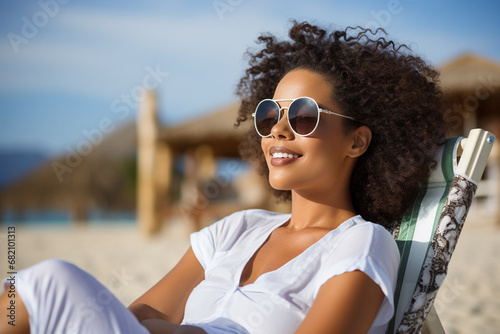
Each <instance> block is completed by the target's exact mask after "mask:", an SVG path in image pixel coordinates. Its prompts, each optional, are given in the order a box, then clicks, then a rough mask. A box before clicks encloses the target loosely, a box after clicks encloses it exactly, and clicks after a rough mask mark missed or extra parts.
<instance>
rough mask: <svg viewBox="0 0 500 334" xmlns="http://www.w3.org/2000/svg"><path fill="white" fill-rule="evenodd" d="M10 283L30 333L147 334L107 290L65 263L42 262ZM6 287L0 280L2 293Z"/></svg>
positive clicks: (6, 281)
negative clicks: (18, 298) (26, 315)
mask: <svg viewBox="0 0 500 334" xmlns="http://www.w3.org/2000/svg"><path fill="white" fill-rule="evenodd" d="M14 280H15V288H16V293H18V294H19V296H20V297H21V299H22V300H23V302H24V305H25V306H26V309H27V310H28V313H29V316H30V328H31V334H50V333H79V334H80V333H131V334H132V333H133V334H148V333H149V331H148V330H147V329H146V328H145V327H144V326H142V325H141V324H140V322H139V321H138V320H137V319H136V318H135V316H134V315H133V314H132V313H131V312H130V311H129V310H128V309H127V308H126V307H125V306H124V305H123V304H122V303H120V301H119V300H118V299H117V298H116V297H115V296H114V295H113V294H112V293H111V292H110V291H109V290H108V289H106V288H105V287H104V286H103V285H102V284H101V283H99V282H98V281H97V280H96V279H95V278H94V277H92V276H91V275H90V274H88V273H87V272H85V271H83V270H81V269H80V268H78V267H76V266H75V265H73V264H70V263H68V262H65V261H61V260H47V261H43V262H41V263H38V264H36V265H34V266H32V267H29V268H27V269H24V270H21V271H19V272H18V273H17V274H16V275H15V277H14ZM10 281H13V279H12V278H11V279H10ZM10 284H11V282H9V280H8V279H7V280H5V281H4V287H5V289H6V290H8V289H9V288H10Z"/></svg>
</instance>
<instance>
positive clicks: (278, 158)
mask: <svg viewBox="0 0 500 334" xmlns="http://www.w3.org/2000/svg"><path fill="white" fill-rule="evenodd" d="M269 154H270V155H271V165H273V166H284V165H287V164H289V163H292V162H294V161H296V160H297V159H300V157H302V154H299V153H298V152H294V151H292V150H289V149H287V148H285V147H282V146H272V147H271V148H270V149H269Z"/></svg>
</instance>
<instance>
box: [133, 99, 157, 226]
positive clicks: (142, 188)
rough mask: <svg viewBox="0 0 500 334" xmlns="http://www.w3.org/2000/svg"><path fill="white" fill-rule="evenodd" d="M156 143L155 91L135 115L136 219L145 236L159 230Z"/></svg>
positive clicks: (142, 103) (143, 102)
mask: <svg viewBox="0 0 500 334" xmlns="http://www.w3.org/2000/svg"><path fill="white" fill-rule="evenodd" d="M157 141H158V120H157V112H156V99H155V94H154V92H152V91H148V92H146V94H145V96H144V97H143V99H142V102H141V104H140V106H139V113H138V116H137V164H138V166H137V173H138V175H137V182H138V185H137V220H138V224H139V229H140V230H141V232H142V233H143V234H145V235H148V236H149V235H152V234H154V233H155V232H157V231H158V230H159V229H160V220H159V217H158V215H157V207H158V198H157V191H156V185H155V170H156V166H155V163H156V159H155V154H156V145H157Z"/></svg>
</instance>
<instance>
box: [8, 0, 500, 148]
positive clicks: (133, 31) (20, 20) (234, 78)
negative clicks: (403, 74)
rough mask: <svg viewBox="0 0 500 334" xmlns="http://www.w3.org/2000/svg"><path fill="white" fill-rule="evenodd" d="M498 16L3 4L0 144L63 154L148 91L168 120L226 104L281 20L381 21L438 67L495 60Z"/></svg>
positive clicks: (438, 7)
mask: <svg viewBox="0 0 500 334" xmlns="http://www.w3.org/2000/svg"><path fill="white" fill-rule="evenodd" d="M498 14H500V2H498V1H494V0H491V1H476V2H473V1H462V0H457V1H412V0H386V1H368V0H365V1H356V0H354V1H345V0H342V1H336V0H334V1H331V0H330V1H327V0H309V1H297V2H292V1H269V0H267V1H265V0H204V1H181V0H177V1H170V0H144V1H127V0H120V1H119V0H86V1H84V0H38V1H35V0H17V1H8V2H7V1H2V2H1V3H0V150H18V149H19V150H39V151H42V152H44V153H45V154H47V155H49V156H56V155H61V154H65V152H68V151H69V150H71V149H72V148H74V147H76V146H77V145H78V143H80V142H81V141H82V140H85V138H86V136H88V134H89V133H91V132H92V131H102V132H103V133H104V132H106V131H105V130H109V129H115V128H118V127H120V126H121V125H123V124H126V123H130V122H132V121H134V120H135V118H136V114H137V104H138V102H139V101H140V93H141V92H143V91H144V90H145V89H146V88H152V89H155V91H156V92H157V95H158V107H159V113H160V119H161V122H162V123H164V124H168V125H175V124H179V123H181V122H185V121H188V120H190V119H194V118H196V117H199V116H201V115H203V114H206V113H208V112H210V111H213V110H214V109H215V108H218V107H221V106H225V105H227V104H229V103H232V102H234V101H235V100H236V97H235V95H234V90H235V85H236V84H237V82H238V80H239V78H240V77H241V76H242V74H243V72H244V70H245V68H246V64H245V58H244V57H243V55H244V53H245V51H246V50H247V49H248V48H255V47H256V44H255V41H256V39H257V37H258V36H259V35H260V34H261V33H266V32H267V33H272V34H275V35H278V36H283V37H286V34H287V31H288V29H289V28H290V26H291V23H290V19H296V20H299V21H303V20H307V21H309V22H311V23H317V24H320V25H322V26H327V27H328V26H330V27H334V28H340V29H343V28H345V27H346V26H357V25H360V26H364V27H375V26H380V27H383V28H384V29H386V31H387V32H388V33H389V35H390V36H391V37H392V38H393V39H395V40H397V41H399V42H400V43H405V44H407V45H409V46H410V47H411V48H412V50H413V51H414V52H416V53H417V54H419V55H421V56H422V57H424V59H426V60H427V61H429V62H430V63H431V64H433V65H435V66H441V65H443V64H445V63H446V62H448V61H451V60H453V59H454V58H455V57H457V56H459V55H460V54H463V53H465V52H471V53H475V54H477V55H480V56H482V57H486V58H488V59H491V60H495V61H498V62H500V37H499V36H500V20H498ZM105 120H110V121H105ZM103 122H104V123H105V124H106V125H105V126H104V123H103Z"/></svg>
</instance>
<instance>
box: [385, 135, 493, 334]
mask: <svg viewBox="0 0 500 334" xmlns="http://www.w3.org/2000/svg"><path fill="white" fill-rule="evenodd" d="M494 141H495V136H494V135H493V134H492V133H490V132H488V131H485V130H482V129H473V130H471V131H470V133H469V137H468V138H463V137H458V138H451V139H447V140H446V143H445V144H444V145H443V146H442V147H441V148H440V150H439V152H438V157H437V161H438V163H439V166H438V167H437V168H436V169H435V170H434V171H433V172H432V174H431V176H430V178H429V181H428V183H427V185H426V186H425V187H422V189H421V190H420V192H419V194H418V196H417V197H416V199H415V201H414V203H413V204H412V205H411V206H410V207H409V208H408V209H407V211H406V213H405V215H404V217H403V220H402V222H401V224H400V226H398V227H397V228H396V230H395V231H393V234H394V237H395V239H396V242H397V244H398V247H399V251H400V253H401V264H400V267H399V273H398V282H397V286H396V292H395V297H394V302H395V305H396V311H395V315H394V318H393V319H392V321H391V323H390V325H389V328H388V330H387V333H388V334H393V333H420V332H422V333H432V334H437V333H444V329H443V327H442V325H441V322H440V321H439V317H438V316H437V313H436V312H435V309H434V308H433V306H432V305H433V302H434V299H435V297H436V295H437V292H438V289H439V287H440V286H441V284H442V283H443V280H444V278H445V276H446V273H447V268H448V263H449V261H450V258H451V255H452V253H453V251H454V249H455V245H456V243H457V240H458V237H459V235H460V231H461V229H462V226H463V223H464V221H465V218H466V215H467V212H468V210H469V207H470V205H471V201H472V198H473V196H474V194H475V191H476V189H477V185H478V183H479V180H480V179H481V176H482V174H483V171H484V169H485V166H486V161H487V159H488V156H489V154H490V151H491V148H492V146H493V143H494ZM459 157H460V158H459ZM458 160H459V162H458V164H457V161H458Z"/></svg>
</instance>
